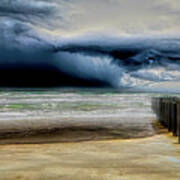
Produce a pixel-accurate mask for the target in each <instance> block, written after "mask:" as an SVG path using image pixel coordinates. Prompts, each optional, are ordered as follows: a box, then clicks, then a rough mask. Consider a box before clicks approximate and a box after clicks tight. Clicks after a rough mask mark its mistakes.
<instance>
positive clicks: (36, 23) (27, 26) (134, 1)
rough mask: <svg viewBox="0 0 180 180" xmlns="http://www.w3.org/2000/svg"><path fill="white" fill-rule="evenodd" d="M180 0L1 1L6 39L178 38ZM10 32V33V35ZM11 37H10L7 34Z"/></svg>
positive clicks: (0, 25)
mask: <svg viewBox="0 0 180 180" xmlns="http://www.w3.org/2000/svg"><path fill="white" fill-rule="evenodd" d="M179 19H180V1H179V0H1V3H0V32H1V34H4V36H5V35H6V36H11V35H12V34H13V33H15V34H16V36H18V35H21V34H29V33H30V34H31V33H32V32H36V33H40V34H42V33H45V34H47V33H48V34H49V35H54V36H56V35H58V36H62V37H67V36H68V37H69V36H76V35H82V34H86V33H102V34H113V35H120V36H123V35H143V36H146V35H154V34H156V35H166V34H171V35H178V33H179V30H180V21H179ZM8 33H9V34H8ZM7 34H8V35H7Z"/></svg>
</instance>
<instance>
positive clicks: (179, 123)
mask: <svg viewBox="0 0 180 180" xmlns="http://www.w3.org/2000/svg"><path fill="white" fill-rule="evenodd" d="M177 135H178V141H179V144H180V99H179V98H178V99H177Z"/></svg>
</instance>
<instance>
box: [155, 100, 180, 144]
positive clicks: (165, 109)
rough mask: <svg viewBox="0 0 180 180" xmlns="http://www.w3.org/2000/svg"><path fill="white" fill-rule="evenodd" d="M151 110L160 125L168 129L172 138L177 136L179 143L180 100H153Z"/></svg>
mask: <svg viewBox="0 0 180 180" xmlns="http://www.w3.org/2000/svg"><path fill="white" fill-rule="evenodd" d="M152 109H153V110H154V112H155V113H156V114H157V117H158V119H159V121H160V123H161V124H162V125H163V126H164V127H165V128H168V131H169V132H172V134H173V136H178V141H179V143H180V98H176V97H162V98H153V99H152Z"/></svg>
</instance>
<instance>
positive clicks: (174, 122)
mask: <svg viewBox="0 0 180 180" xmlns="http://www.w3.org/2000/svg"><path fill="white" fill-rule="evenodd" d="M172 106H173V112H172V116H173V118H172V127H173V129H172V133H173V136H177V102H176V100H175V99H173V100H172Z"/></svg>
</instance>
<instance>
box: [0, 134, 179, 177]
mask: <svg viewBox="0 0 180 180" xmlns="http://www.w3.org/2000/svg"><path fill="white" fill-rule="evenodd" d="M176 142H177V139H176V138H172V137H171V136H169V135H156V136H153V137H148V138H142V139H133V140H106V141H86V142H76V143H51V144H26V145H23V144H21V145H0V179H1V180H14V179H22V180H23V179H25V180H49V179H58V180H59V179H62V180H84V179H90V180H91V179H92V180H96V179H97V180H100V179H102V180H136V179H137V180H179V179H180V145H178V144H176Z"/></svg>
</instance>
